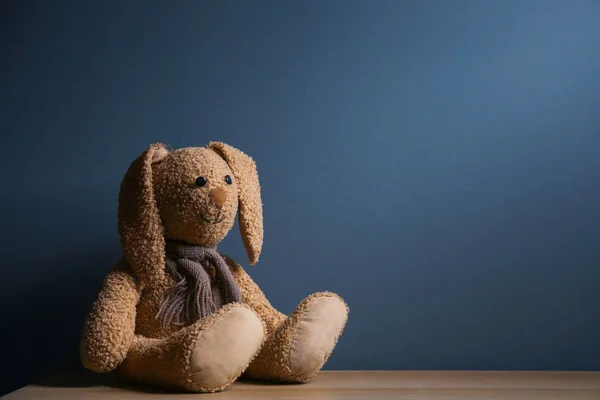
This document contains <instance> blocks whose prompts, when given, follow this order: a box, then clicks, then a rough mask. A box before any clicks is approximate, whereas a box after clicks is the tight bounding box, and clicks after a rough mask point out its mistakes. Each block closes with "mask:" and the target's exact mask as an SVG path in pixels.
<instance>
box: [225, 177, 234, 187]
mask: <svg viewBox="0 0 600 400" xmlns="http://www.w3.org/2000/svg"><path fill="white" fill-rule="evenodd" d="M225 182H227V184H228V185H231V184H232V183H233V181H232V180H231V177H230V176H229V175H225Z"/></svg>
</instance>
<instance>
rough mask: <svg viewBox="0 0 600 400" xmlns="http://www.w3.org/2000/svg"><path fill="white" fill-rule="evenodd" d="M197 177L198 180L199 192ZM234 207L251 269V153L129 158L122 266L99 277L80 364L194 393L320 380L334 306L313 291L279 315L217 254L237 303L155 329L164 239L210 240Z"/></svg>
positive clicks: (257, 200)
mask: <svg viewBox="0 0 600 400" xmlns="http://www.w3.org/2000/svg"><path fill="white" fill-rule="evenodd" d="M227 175H229V176H230V177H231V178H232V179H231V180H229V179H226V178H225V177H226V176H227ZM199 176H203V177H204V178H205V179H206V181H207V183H206V185H204V186H202V187H199V186H198V185H196V179H197V178H198V177H199ZM216 202H218V204H217V203H216ZM238 208H239V222H240V223H239V225H240V233H241V235H242V239H243V243H244V246H245V248H246V251H247V253H248V259H249V262H250V264H254V263H256V262H257V261H258V258H259V256H260V253H261V248H262V242H263V218H262V202H261V197H260V184H259V180H258V173H257V170H256V164H255V162H254V161H253V160H252V158H250V157H249V156H248V155H246V154H244V153H243V152H241V151H240V150H238V149H235V148H234V147H232V146H229V145H227V144H224V143H220V142H211V143H210V144H209V145H208V146H206V147H192V148H184V149H179V150H174V151H168V150H167V149H166V147H165V146H164V145H162V144H153V145H151V146H150V147H149V148H148V149H147V150H146V151H144V152H143V153H142V154H141V155H140V156H139V157H137V158H136V159H135V160H134V161H133V162H132V163H131V165H130V167H129V169H128V170H127V173H126V174H125V177H124V178H123V181H122V184H121V188H120V192H119V215H118V216H119V218H118V219H119V224H118V225H119V233H120V237H121V244H122V247H123V259H122V260H120V261H119V262H118V263H117V264H116V265H115V267H114V268H113V270H111V272H110V273H109V274H108V276H107V277H106V279H105V281H104V285H103V287H102V289H101V291H100V293H99V295H98V298H97V300H96V301H95V302H94V304H93V306H92V309H91V311H90V313H89V316H88V319H87V321H86V326H85V329H84V333H83V337H82V340H81V360H82V363H83V365H84V366H85V367H86V368H88V369H91V370H93V371H97V372H107V371H111V370H114V369H119V370H120V372H121V373H122V374H123V375H124V376H126V377H128V378H129V379H131V380H135V381H138V382H142V383H147V384H152V385H158V386H162V387H168V388H175V389H180V390H181V389H183V390H188V391H193V392H214V391H220V390H223V389H225V388H226V387H227V386H228V385H230V384H231V383H232V382H233V381H235V380H236V379H237V378H238V377H239V376H240V374H242V373H245V376H248V377H251V378H254V379H261V380H273V381H287V382H305V381H307V380H309V379H311V378H312V377H313V376H314V375H315V374H317V373H318V371H319V370H320V369H321V368H322V366H323V364H324V363H325V362H326V361H327V359H328V358H329V355H330V354H331V351H332V350H333V348H334V347H335V344H336V342H337V340H338V337H339V335H340V334H341V333H342V331H343V329H344V326H345V324H346V319H347V313H348V309H347V306H346V305H345V303H344V302H343V300H342V299H341V298H340V297H339V296H337V295H335V294H333V293H330V292H325V293H315V294H313V295H311V296H308V297H307V298H306V299H305V300H303V301H302V302H301V303H300V304H299V306H298V307H297V308H296V310H295V311H294V312H293V313H292V314H291V315H290V316H289V317H286V316H285V315H284V314H282V313H280V312H279V311H277V310H276V309H275V308H274V307H273V306H272V305H271V303H270V302H269V301H268V300H267V298H266V297H265V295H264V294H263V292H262V291H261V290H260V288H259V287H258V285H257V284H256V283H255V282H254V281H253V280H252V279H251V278H250V276H249V275H248V274H247V273H246V272H245V271H244V269H243V268H242V267H241V266H240V265H239V264H237V263H236V262H235V261H234V260H232V259H230V258H228V257H226V256H225V259H226V261H227V264H228V265H229V267H230V268H231V271H232V274H233V276H234V278H235V279H236V281H237V283H238V285H239V288H240V290H241V292H242V297H243V303H241V304H240V303H234V304H228V305H226V306H224V307H223V308H221V309H220V310H219V311H218V312H216V313H214V314H212V315H210V316H209V317H207V318H204V319H201V320H199V321H197V322H196V323H194V324H191V325H189V326H186V327H183V328H181V327H179V326H175V325H173V326H167V327H164V326H162V325H161V323H160V322H159V321H158V320H157V319H156V314H157V312H158V309H159V306H160V303H161V301H162V299H163V296H164V295H165V292H166V291H167V290H168V289H169V288H170V287H171V286H172V285H173V284H174V283H175V281H174V279H173V277H172V276H171V275H170V273H168V272H167V270H166V269H165V254H164V247H165V240H166V239H171V240H182V241H186V242H188V243H191V244H195V245H200V246H213V245H217V244H218V243H219V242H220V241H221V240H223V238H224V237H225V236H226V235H227V233H228V232H229V231H230V230H231V228H232V226H233V225H234V220H235V216H236V214H237V213H238Z"/></svg>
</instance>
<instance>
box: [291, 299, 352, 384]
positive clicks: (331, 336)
mask: <svg viewBox="0 0 600 400" xmlns="http://www.w3.org/2000/svg"><path fill="white" fill-rule="evenodd" d="M347 318H348V311H347V308H346V305H345V304H344V303H343V302H342V301H341V300H339V299H338V298H336V297H318V298H316V299H315V300H313V301H311V302H310V304H308V306H307V307H306V309H305V311H304V315H303V316H302V320H301V321H300V322H299V323H298V326H297V328H296V331H295V333H294V339H293V343H292V348H291V350H290V370H291V372H292V374H294V375H295V376H297V377H299V378H306V379H308V378H310V377H312V376H313V375H314V374H315V373H316V372H318V371H319V370H320V369H321V367H322V366H323V364H325V361H326V360H327V358H328V357H329V355H330V354H331V352H332V351H333V348H334V346H335V344H336V342H337V339H338V337H339V336H340V334H341V333H342V330H343V329H344V325H345V324H346V320H347Z"/></svg>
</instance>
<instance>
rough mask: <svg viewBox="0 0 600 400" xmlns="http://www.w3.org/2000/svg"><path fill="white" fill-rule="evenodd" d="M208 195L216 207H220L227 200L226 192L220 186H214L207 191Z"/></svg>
mask: <svg viewBox="0 0 600 400" xmlns="http://www.w3.org/2000/svg"><path fill="white" fill-rule="evenodd" d="M208 197H209V198H210V201H212V203H213V204H214V205H215V206H217V208H219V209H221V208H223V204H225V201H226V200H227V192H226V191H225V190H223V189H221V188H214V189H211V190H210V192H208Z"/></svg>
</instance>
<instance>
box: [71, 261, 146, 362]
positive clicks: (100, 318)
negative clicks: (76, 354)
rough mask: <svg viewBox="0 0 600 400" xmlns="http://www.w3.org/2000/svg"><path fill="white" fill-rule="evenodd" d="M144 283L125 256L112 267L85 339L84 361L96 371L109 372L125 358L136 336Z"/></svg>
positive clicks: (82, 347)
mask: <svg viewBox="0 0 600 400" xmlns="http://www.w3.org/2000/svg"><path fill="white" fill-rule="evenodd" d="M140 292H141V287H140V285H139V284H138V282H137V281H136V279H135V278H134V276H133V273H132V272H131V270H130V269H129V266H128V265H127V263H126V262H125V261H124V260H122V261H120V262H119V263H118V264H117V266H116V268H115V269H114V270H113V271H111V272H110V273H109V274H108V276H107V277H106V279H105V280H104V284H103V286H102V289H101V290H100V294H99V295H98V298H97V299H96V301H95V302H94V303H93V305H92V310H91V311H90V314H89V315H88V318H87V321H86V324H85V328H84V332H83V338H82V341H81V361H82V363H83V365H84V366H85V367H86V368H88V369H90V370H92V371H96V372H108V371H111V370H113V369H115V368H117V367H118V366H119V364H121V363H122V362H123V360H124V359H125V356H126V355H127V352H128V351H129V348H130V346H131V343H132V342H133V339H134V333H135V317H136V306H137V303H138V300H139V298H140Z"/></svg>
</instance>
